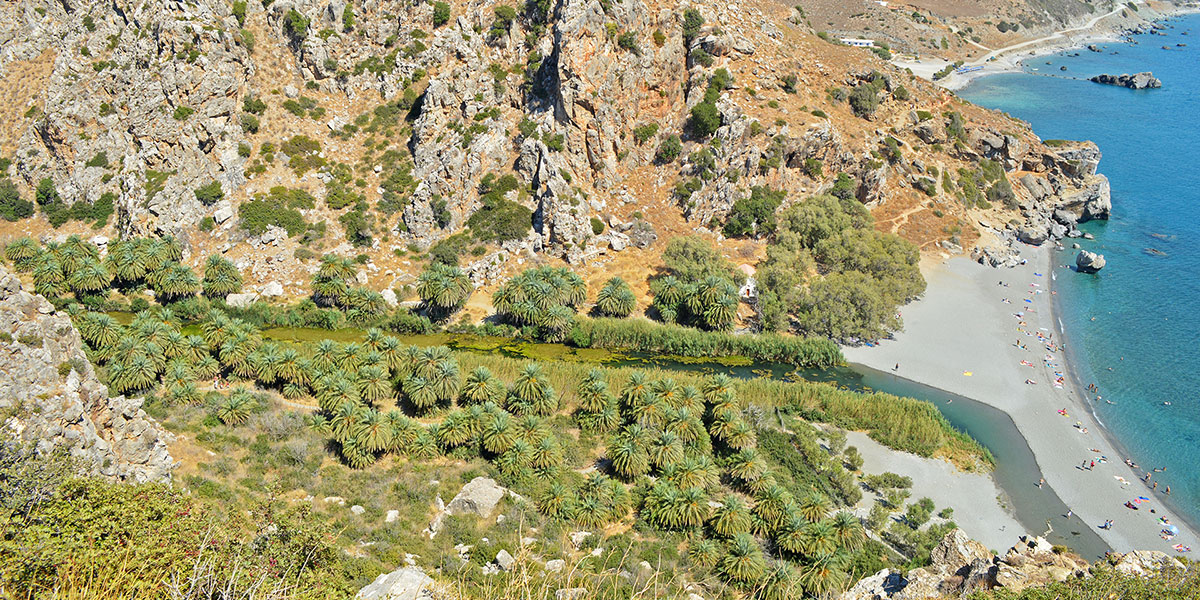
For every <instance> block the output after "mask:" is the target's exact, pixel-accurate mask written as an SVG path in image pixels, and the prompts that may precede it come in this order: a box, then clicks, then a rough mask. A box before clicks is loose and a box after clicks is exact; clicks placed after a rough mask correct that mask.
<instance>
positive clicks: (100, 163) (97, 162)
mask: <svg viewBox="0 0 1200 600" xmlns="http://www.w3.org/2000/svg"><path fill="white" fill-rule="evenodd" d="M83 166H85V167H99V168H101V169H106V168H108V153H106V152H104V151H103V150H102V151H100V152H97V153H96V155H95V156H93V157H92V158H91V159H89V160H88V161H87V162H86V163H84V165H83Z"/></svg>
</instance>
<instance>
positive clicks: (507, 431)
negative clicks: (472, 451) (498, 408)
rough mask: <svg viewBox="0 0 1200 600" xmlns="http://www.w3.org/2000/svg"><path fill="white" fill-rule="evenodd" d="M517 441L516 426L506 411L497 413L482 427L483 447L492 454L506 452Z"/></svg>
mask: <svg viewBox="0 0 1200 600" xmlns="http://www.w3.org/2000/svg"><path fill="white" fill-rule="evenodd" d="M516 441H517V431H516V427H515V426H514V425H513V423H512V419H511V418H510V417H509V416H508V413H504V412H502V413H498V414H496V415H494V416H492V419H491V420H490V421H489V422H488V423H487V425H485V426H484V428H483V449H484V450H487V451H488V452H490V453H492V454H502V453H504V452H507V451H508V449H509V448H511V447H512V445H513V443H515V442H516Z"/></svg>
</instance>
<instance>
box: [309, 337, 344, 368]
mask: <svg viewBox="0 0 1200 600" xmlns="http://www.w3.org/2000/svg"><path fill="white" fill-rule="evenodd" d="M338 355H339V348H338V345H337V342H335V341H333V340H321V341H319V342H317V345H316V347H314V348H313V355H312V362H313V367H315V368H317V369H329V368H331V367H334V366H336V365H337V359H338Z"/></svg>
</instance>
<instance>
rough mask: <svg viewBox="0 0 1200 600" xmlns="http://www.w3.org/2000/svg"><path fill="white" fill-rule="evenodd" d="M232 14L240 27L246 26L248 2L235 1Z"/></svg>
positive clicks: (244, 0) (243, 0)
mask: <svg viewBox="0 0 1200 600" xmlns="http://www.w3.org/2000/svg"><path fill="white" fill-rule="evenodd" d="M230 12H231V13H233V18H235V19H237V22H238V27H245V26H246V0H233V6H232V7H231V8H230Z"/></svg>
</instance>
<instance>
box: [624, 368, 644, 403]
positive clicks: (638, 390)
mask: <svg viewBox="0 0 1200 600" xmlns="http://www.w3.org/2000/svg"><path fill="white" fill-rule="evenodd" d="M649 394H650V382H649V380H648V378H647V377H646V374H645V373H643V372H642V371H634V372H633V374H632V375H630V376H629V381H628V382H626V384H625V387H624V389H622V390H621V402H622V403H623V404H624V405H625V406H633V405H635V404H638V403H641V402H643V401H645V399H646V397H647V396H648V395H649Z"/></svg>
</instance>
